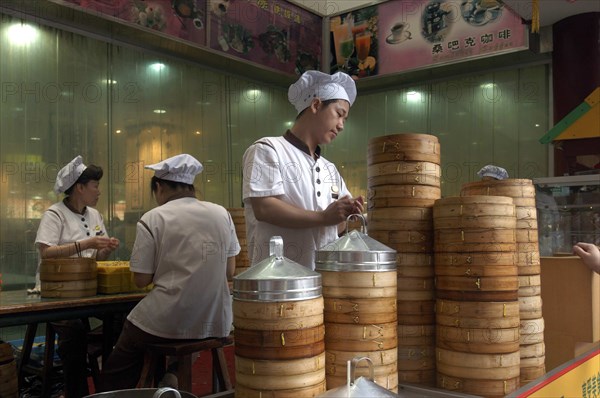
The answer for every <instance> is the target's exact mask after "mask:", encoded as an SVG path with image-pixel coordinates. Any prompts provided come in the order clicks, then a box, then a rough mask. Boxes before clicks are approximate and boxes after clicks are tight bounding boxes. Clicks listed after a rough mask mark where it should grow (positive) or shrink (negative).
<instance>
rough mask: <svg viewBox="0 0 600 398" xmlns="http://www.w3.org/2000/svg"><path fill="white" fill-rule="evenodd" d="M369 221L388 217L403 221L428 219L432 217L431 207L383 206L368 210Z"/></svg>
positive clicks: (387, 218) (383, 219) (382, 219)
mask: <svg viewBox="0 0 600 398" xmlns="http://www.w3.org/2000/svg"><path fill="white" fill-rule="evenodd" d="M368 217H369V222H372V221H385V220H390V219H397V220H405V221H423V220H430V219H431V218H432V217H433V211H432V209H431V207H414V206H405V207H383V208H376V209H371V210H369V216H368Z"/></svg>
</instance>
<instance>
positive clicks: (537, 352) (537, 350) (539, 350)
mask: <svg viewBox="0 0 600 398" xmlns="http://www.w3.org/2000/svg"><path fill="white" fill-rule="evenodd" d="M545 355H546V345H545V344H544V342H540V343H534V344H523V345H521V359H524V358H534V357H543V356H545ZM521 367H523V366H521Z"/></svg>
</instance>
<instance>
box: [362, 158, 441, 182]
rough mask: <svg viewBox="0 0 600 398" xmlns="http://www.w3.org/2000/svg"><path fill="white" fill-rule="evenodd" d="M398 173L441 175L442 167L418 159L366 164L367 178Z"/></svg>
mask: <svg viewBox="0 0 600 398" xmlns="http://www.w3.org/2000/svg"><path fill="white" fill-rule="evenodd" d="M398 174H424V175H431V176H435V177H441V176H442V168H441V167H440V165H439V163H433V162H420V161H392V162H383V163H376V164H372V165H369V166H367V178H372V177H379V176H393V175H398Z"/></svg>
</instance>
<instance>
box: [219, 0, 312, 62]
mask: <svg viewBox="0 0 600 398" xmlns="http://www.w3.org/2000/svg"><path fill="white" fill-rule="evenodd" d="M208 10H209V11H208V12H209V20H210V24H211V25H210V27H211V30H210V47H211V48H212V49H214V50H217V51H221V52H224V53H227V54H228V55H231V56H234V57H237V58H242V59H245V60H247V61H251V62H255V63H257V64H260V65H262V66H266V67H270V68H272V69H276V70H279V71H282V72H285V73H288V74H302V73H304V72H305V71H307V70H318V69H320V67H321V63H320V59H321V35H322V34H321V32H322V25H321V21H320V17H318V16H317V15H315V14H312V13H310V12H308V11H306V10H304V9H302V8H300V7H298V6H295V5H294V4H291V3H287V2H280V1H275V0H208Z"/></svg>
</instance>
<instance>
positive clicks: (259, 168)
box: [243, 130, 351, 269]
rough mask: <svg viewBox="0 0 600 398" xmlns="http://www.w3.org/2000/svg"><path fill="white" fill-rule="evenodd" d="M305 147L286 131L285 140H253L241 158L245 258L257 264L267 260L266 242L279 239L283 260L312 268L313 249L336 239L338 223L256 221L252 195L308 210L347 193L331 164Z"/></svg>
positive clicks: (276, 138)
mask: <svg viewBox="0 0 600 398" xmlns="http://www.w3.org/2000/svg"><path fill="white" fill-rule="evenodd" d="M316 154H317V156H316V159H313V158H312V157H311V155H310V152H309V149H308V147H307V146H306V145H305V144H304V143H303V142H302V141H300V140H299V139H298V138H297V137H296V136H294V135H293V134H292V133H291V132H290V131H289V130H288V131H287V132H286V133H285V135H284V136H283V137H266V138H262V139H260V140H258V141H256V142H255V143H254V144H253V145H251V146H250V147H249V148H248V149H247V150H246V153H245V154H244V158H243V162H244V169H243V174H244V176H243V199H244V209H245V210H244V214H245V217H246V231H247V239H248V257H249V258H250V261H251V263H252V264H256V263H258V262H260V261H262V260H263V259H265V258H267V257H269V255H270V253H269V240H270V239H271V237H272V236H281V237H282V238H283V245H284V256H285V257H287V258H288V259H290V260H293V261H295V262H297V263H299V264H302V265H304V266H306V267H309V268H311V269H314V268H315V250H317V249H319V248H321V247H322V246H324V245H326V244H327V243H330V242H333V241H334V240H336V239H337V236H338V235H337V225H332V226H327V227H317V228H285V227H279V226H276V225H273V224H269V223H266V222H262V221H258V220H256V217H255V216H254V211H253V209H252V205H251V202H250V198H253V197H267V196H276V197H278V198H279V199H281V200H283V201H284V202H287V203H289V204H291V205H293V206H296V207H299V208H303V209H306V210H313V211H322V210H325V209H326V208H327V207H328V206H329V205H330V204H331V203H333V202H334V201H335V200H336V199H338V198H342V197H343V196H346V195H350V196H351V194H350V192H349V191H348V189H347V188H346V184H345V183H344V180H343V179H342V177H341V175H340V173H339V172H338V170H337V168H336V167H335V165H334V164H333V163H331V162H329V161H328V160H327V159H325V158H323V157H322V156H320V148H319V147H317V150H316Z"/></svg>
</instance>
